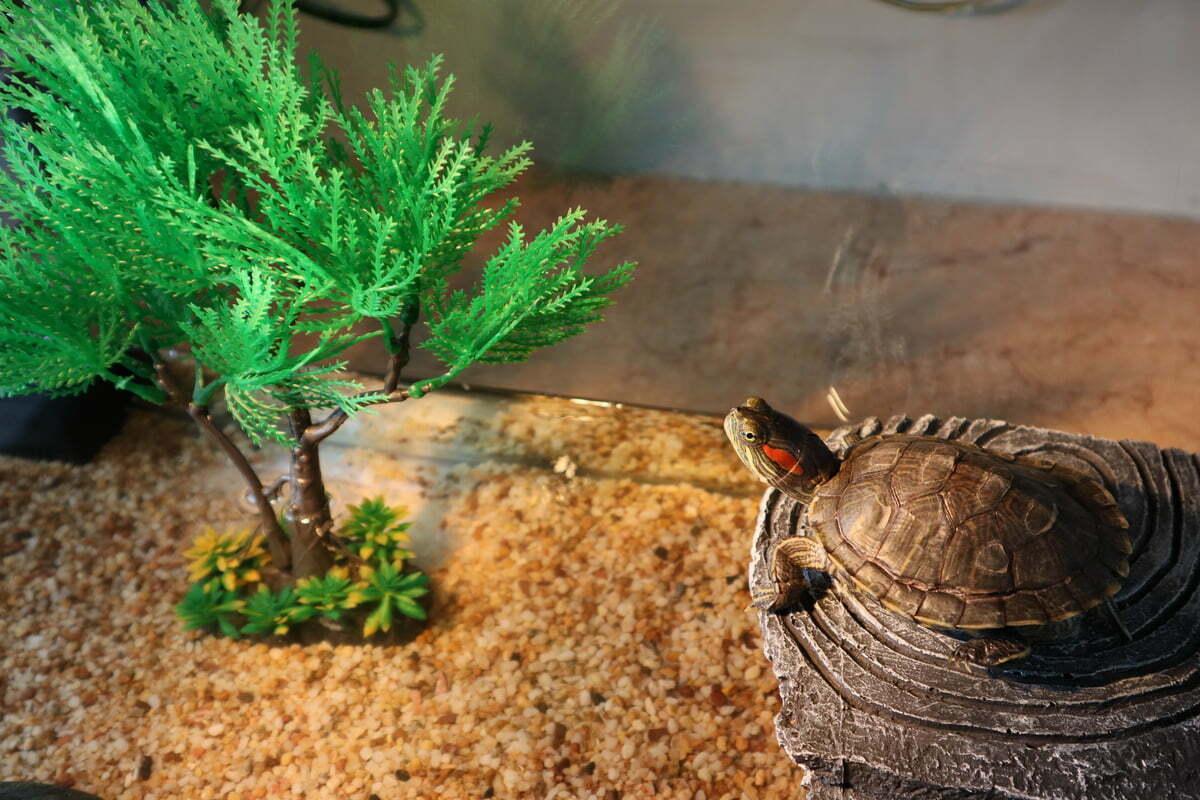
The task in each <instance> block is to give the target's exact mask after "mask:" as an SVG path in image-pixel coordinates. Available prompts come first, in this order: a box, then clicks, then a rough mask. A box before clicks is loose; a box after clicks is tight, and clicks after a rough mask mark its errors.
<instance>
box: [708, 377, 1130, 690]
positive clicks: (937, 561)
mask: <svg viewBox="0 0 1200 800" xmlns="http://www.w3.org/2000/svg"><path fill="white" fill-rule="evenodd" d="M724 427H725V433H726V435H727V436H728V437H729V440H730V442H731V443H732V444H733V447H734V450H735V451H736V452H737V454H738V456H739V457H740V458H741V460H742V462H743V463H744V464H745V465H746V466H747V467H749V469H750V471H751V472H753V473H754V474H755V475H756V476H757V477H758V478H759V479H760V480H762V481H763V482H764V483H766V484H768V485H770V486H773V487H775V488H776V489H778V490H779V491H781V492H783V493H784V494H785V495H787V496H789V497H792V498H794V499H795V500H796V501H797V502H798V503H799V504H800V505H801V508H802V514H803V516H802V518H801V519H802V521H803V523H804V524H803V526H802V528H807V530H808V531H810V532H811V535H797V536H793V537H789V538H786V539H783V540H781V541H779V542H778V543H776V544H775V546H774V547H773V548H772V550H771V552H770V558H769V574H770V579H771V586H770V589H769V590H767V591H765V592H762V593H761V594H760V595H759V596H758V597H757V598H756V600H755V602H754V605H755V606H756V607H758V608H760V609H765V610H767V611H773V612H780V613H782V612H786V611H788V610H792V609H794V608H795V607H796V605H797V603H798V602H799V601H800V600H801V599H802V598H803V597H804V596H805V594H806V590H807V589H808V582H807V580H806V578H805V574H804V570H806V569H812V570H819V571H822V572H825V573H827V574H828V575H829V576H830V578H831V579H832V580H833V581H834V582H835V583H836V582H838V581H848V583H849V584H850V585H851V586H852V587H853V589H856V590H858V591H860V592H862V593H865V594H867V595H869V596H871V597H874V598H876V599H877V600H879V601H880V603H882V605H883V606H884V607H885V608H887V609H890V610H892V611H895V612H898V613H900V614H903V615H905V616H907V617H910V618H912V619H914V620H916V622H918V623H920V624H922V625H925V626H927V627H930V628H934V629H938V630H941V631H943V632H957V634H958V635H959V636H960V637H961V636H962V635H963V634H966V635H967V636H968V637H969V638H966V640H965V641H960V642H959V643H957V645H956V646H954V647H953V648H952V649H951V651H950V658H951V660H952V661H954V662H958V663H961V664H968V663H973V664H977V665H980V666H982V667H993V666H996V665H999V664H1003V663H1004V662H1007V661H1012V660H1014V659H1019V658H1023V657H1025V656H1027V655H1028V654H1029V653H1030V647H1029V645H1028V644H1027V643H1026V642H1025V641H1023V638H1027V637H1018V636H1016V635H1014V634H1015V633H1016V632H1015V631H1014V630H1013V629H1016V628H1024V627H1025V626H1035V625H1041V626H1049V625H1050V624H1051V623H1056V622H1059V621H1062V620H1066V619H1070V618H1072V617H1075V616H1077V615H1079V614H1082V613H1083V612H1085V611H1087V610H1088V609H1091V608H1093V607H1096V606H1100V605H1104V607H1105V609H1106V610H1107V611H1108V613H1109V616H1110V618H1111V619H1112V621H1113V624H1114V625H1115V626H1116V628H1117V629H1118V631H1119V632H1120V633H1121V635H1122V636H1123V637H1125V639H1126V640H1128V639H1129V633H1128V631H1127V630H1126V629H1125V626H1124V625H1123V624H1122V622H1121V619H1120V617H1119V616H1118V615H1117V612H1116V609H1115V607H1114V606H1113V604H1112V599H1111V598H1112V596H1113V595H1114V594H1116V593H1117V591H1118V590H1119V589H1120V587H1121V584H1122V581H1123V580H1124V579H1125V577H1126V576H1127V575H1128V574H1129V558H1130V553H1131V552H1132V546H1131V542H1130V537H1129V523H1128V521H1127V520H1126V519H1125V516H1124V515H1123V514H1122V513H1121V510H1120V508H1119V507H1118V506H1117V503H1116V500H1114V499H1113V496H1112V494H1110V493H1109V492H1108V490H1107V489H1105V488H1104V486H1102V485H1101V484H1100V483H1099V482H1098V481H1096V480H1095V479H1094V478H1092V477H1090V476H1088V475H1086V474H1084V473H1082V472H1079V471H1076V470H1074V469H1071V468H1069V467H1067V466H1064V465H1062V464H1059V463H1053V462H1050V461H1046V460H1041V459H1037V458H1034V457H1028V456H1012V455H1007V454H1003V453H999V452H996V451H993V450H989V449H986V448H983V447H979V446H977V445H975V444H970V443H966V442H959V441H952V440H949V439H943V438H939V437H935V436H921V435H915V434H905V433H892V434H880V435H875V436H869V437H865V438H864V437H860V436H852V437H850V439H849V440H848V442H847V443H848V445H849V446H848V449H847V450H846V452H845V455H844V457H843V458H842V459H839V458H838V457H837V456H836V455H835V454H834V453H833V451H831V450H830V449H829V447H827V446H826V444H825V442H824V441H822V440H821V438H820V437H819V436H818V435H817V434H815V433H813V432H812V431H811V430H810V429H808V428H807V427H805V426H804V425H802V424H801V423H799V422H797V421H796V420H794V419H792V418H791V417H789V416H787V415H786V414H783V413H780V412H779V411H776V410H775V409H774V408H772V407H771V406H770V405H768V404H767V402H766V401H765V400H763V399H762V398H759V397H751V398H749V399H747V400H746V402H745V403H744V404H743V405H740V406H738V407H736V408H734V409H732V410H731V411H730V412H729V414H728V415H727V416H726V417H725V425H724ZM843 585H845V584H843ZM1058 627H1060V628H1061V627H1062V626H1058ZM1049 630H1051V631H1053V630H1055V628H1053V627H1052V628H1049Z"/></svg>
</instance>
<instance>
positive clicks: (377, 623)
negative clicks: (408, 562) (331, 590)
mask: <svg viewBox="0 0 1200 800" xmlns="http://www.w3.org/2000/svg"><path fill="white" fill-rule="evenodd" d="M363 572H364V574H363V579H364V582H365V584H366V585H365V586H362V588H360V590H359V592H360V594H361V595H362V598H363V601H364V602H366V603H370V604H374V605H375V608H374V609H373V610H372V611H371V613H370V614H368V615H367V618H366V620H365V621H364V622H363V636H364V637H366V636H370V635H372V634H373V633H375V632H376V631H389V630H391V628H392V618H393V614H392V612H393V611H399V612H400V613H401V614H404V615H405V616H407V617H412V618H413V619H425V618H426V614H425V609H424V608H423V607H422V606H421V604H420V603H418V602H417V600H416V598H418V597H421V596H422V595H425V594H428V592H429V589H428V588H427V587H428V586H429V576H428V575H426V574H424V573H422V572H412V573H408V574H401V573H400V571H399V570H397V569H396V568H395V567H394V566H392V565H391V564H384V565H383V566H381V567H379V568H378V569H366V570H364V571H363Z"/></svg>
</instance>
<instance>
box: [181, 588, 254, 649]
mask: <svg viewBox="0 0 1200 800" xmlns="http://www.w3.org/2000/svg"><path fill="white" fill-rule="evenodd" d="M242 605H243V604H242V601H241V600H240V599H239V598H238V596H237V594H236V593H235V592H231V591H229V590H228V589H226V588H225V587H223V586H221V585H219V584H218V583H216V582H215V581H209V582H208V583H193V584H192V586H191V588H190V589H188V591H187V594H185V595H184V597H183V602H181V603H179V605H177V606H175V615H176V616H177V617H179V620H180V621H181V622H182V623H183V627H184V630H194V629H204V628H212V627H214V626H215V627H216V628H217V630H218V631H220V632H221V633H222V634H224V635H225V636H229V637H230V638H233V639H236V638H238V627H237V625H236V624H234V622H233V615H234V614H235V613H237V612H239V611H241V610H242Z"/></svg>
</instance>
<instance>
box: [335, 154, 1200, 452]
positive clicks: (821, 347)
mask: <svg viewBox="0 0 1200 800" xmlns="http://www.w3.org/2000/svg"><path fill="white" fill-rule="evenodd" d="M516 191H517V193H519V194H520V195H521V197H522V199H523V207H522V208H521V209H520V211H519V212H518V219H519V220H520V221H522V222H523V223H524V224H525V225H526V228H527V230H536V229H539V228H541V227H542V226H545V225H547V224H549V223H550V222H551V221H552V220H553V218H554V217H555V216H557V214H559V213H560V212H561V211H563V210H564V209H566V208H568V207H572V206H575V205H582V206H583V207H585V208H587V209H589V210H590V211H591V212H592V213H593V214H595V215H597V216H601V217H604V218H607V219H610V220H615V221H619V222H621V223H623V224H624V225H625V227H626V232H625V233H624V234H623V235H621V236H620V237H618V238H617V239H614V240H612V241H611V242H609V243H607V244H606V245H605V246H604V247H603V248H602V249H601V251H600V252H599V253H598V254H597V256H596V257H595V259H594V261H593V263H594V264H595V266H596V267H600V266H603V265H607V264H612V263H616V262H617V261H619V260H623V259H635V260H637V261H638V262H639V264H640V266H639V268H638V271H637V274H636V277H635V279H634V282H633V283H631V284H630V285H629V286H628V287H626V288H625V289H624V290H622V291H621V292H620V293H619V294H618V295H617V302H616V304H615V305H614V306H613V307H612V308H611V309H609V311H608V313H607V316H606V321H605V322H604V323H603V324H601V325H598V326H595V327H593V328H592V329H590V330H589V331H587V332H586V333H584V334H583V335H581V336H579V337H576V338H575V339H573V340H570V341H568V342H566V343H564V344H561V345H558V346H556V347H553V348H548V349H545V350H542V351H540V352H538V353H536V354H535V355H534V357H533V358H532V359H530V360H529V361H528V362H526V363H524V364H519V365H504V366H479V367H474V368H472V369H471V370H469V371H468V372H466V373H464V375H463V376H462V377H463V380H465V381H466V382H468V383H471V384H478V385H486V386H496V387H505V388H513V389H522V390H533V391H542V392H550V393H558V394H567V395H577V396H585V397H593V398H603V399H611V400H622V401H627V402H635V403H643V404H649V405H656V406H668V407H678V408H685V409H692V410H702V411H712V412H721V411H723V410H725V409H727V408H728V407H729V406H730V405H731V404H734V403H736V402H740V401H741V400H742V399H743V398H744V397H745V396H746V395H747V394H748V393H757V394H762V395H764V396H767V397H768V398H771V399H772V400H773V402H775V403H777V404H778V405H779V406H781V407H783V408H786V409H788V410H789V411H791V412H793V413H795V414H797V415H799V416H801V417H802V418H804V419H806V420H809V421H811V422H813V423H816V424H821V425H834V424H836V423H837V419H836V417H835V416H834V413H833V411H832V408H831V406H830V404H829V402H828V400H827V398H826V394H827V391H828V387H830V386H831V385H832V386H836V387H837V389H838V392H839V393H840V395H841V397H842V399H843V401H844V402H845V404H846V405H847V406H848V408H849V410H850V415H851V417H852V418H857V417H863V416H867V415H879V416H885V417H886V416H888V415H891V414H895V413H908V414H912V415H919V414H923V413H926V412H933V413H936V414H940V415H943V416H949V415H955V414H958V415H963V416H967V417H994V418H1002V419H1008V420H1011V421H1013V422H1020V423H1024V424H1030V425H1039V426H1046V427H1053V428H1061V429H1064V430H1068V431H1077V432H1087V433H1093V434H1096V435H1099V436H1106V437H1113V438H1125V437H1128V438H1135V439H1145V440H1150V441H1154V442H1157V443H1159V444H1160V445H1166V446H1180V447H1185V448H1188V449H1191V450H1200V420H1197V416H1196V413H1195V410H1194V409H1195V398H1196V397H1197V394H1198V392H1197V389H1200V369H1198V367H1197V363H1196V349H1197V345H1198V344H1200V274H1198V267H1200V222H1197V221H1191V220H1185V219H1177V218H1163V217H1151V216H1144V215H1134V214H1121V213H1110V212H1096V211H1083V210H1074V209H1061V208H1056V209H1050V208H1030V207H1005V206H998V205H984V204H976V203H966V202H958V201H945V200H934V199H925V198H915V197H897V196H891V195H864V194H852V193H833V192H827V191H812V190H802V189H794V188H785V187H775V186H762V185H739V184H727V183H711V182H700V181H693V180H686V179H676V178H662V177H653V176H643V177H627V178H615V179H611V180H578V179H554V178H551V177H548V176H546V175H533V176H530V177H528V178H526V179H525V180H524V181H523V182H522V184H520V185H519V186H518V187H516ZM494 241H495V239H494V237H493V240H492V241H491V242H488V243H485V245H484V246H483V247H481V248H480V249H479V252H478V254H477V255H476V256H475V257H474V258H473V259H472V262H471V264H470V265H469V266H468V268H467V269H466V270H464V273H463V278H464V279H466V278H470V277H472V276H473V275H474V274H475V270H476V269H477V268H478V264H480V263H482V260H483V258H484V257H485V256H486V254H487V253H489V252H490V251H491V247H493V246H494ZM382 363H383V358H382V349H381V348H378V347H377V343H370V344H368V345H366V346H364V347H363V348H361V349H360V350H359V351H358V352H356V353H355V355H354V357H353V359H352V366H354V367H355V368H358V369H362V370H365V371H379V370H380V369H381V366H380V365H381V364H382ZM436 370H437V365H436V362H435V361H434V360H433V359H432V357H431V356H430V355H429V354H428V353H425V352H423V351H419V352H418V355H417V357H416V359H415V360H414V363H413V366H412V368H411V370H410V374H411V375H414V376H417V375H429V374H434V373H435V371H436Z"/></svg>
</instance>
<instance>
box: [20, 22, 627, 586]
mask: <svg viewBox="0 0 1200 800" xmlns="http://www.w3.org/2000/svg"><path fill="white" fill-rule="evenodd" d="M35 8H36V10H35ZM0 14H3V15H5V16H6V17H7V22H6V24H5V25H3V26H0V67H5V68H8V69H10V70H11V71H12V72H11V75H10V80H9V82H8V83H7V84H6V85H3V86H0V104H3V105H4V106H6V107H21V108H25V109H28V110H30V111H32V112H33V114H34V115H35V123H34V125H33V126H21V125H18V124H17V123H15V122H13V121H11V120H5V121H4V122H0V132H2V134H3V155H4V157H5V158H6V160H7V161H8V162H9V165H10V168H11V172H12V178H13V179H11V180H7V181H0V211H2V212H4V213H6V214H8V215H11V217H13V218H14V219H15V220H16V221H17V222H18V223H19V224H18V226H17V227H15V228H14V229H12V230H3V231H0V395H15V394H22V393H27V392H33V391H46V392H50V393H53V394H69V393H75V392H79V391H82V390H83V389H85V388H86V387H87V386H88V385H89V384H90V383H91V382H92V381H94V380H107V381H111V382H112V383H114V384H116V385H117V386H119V387H121V388H124V389H127V390H128V391H130V392H133V393H134V394H136V395H137V396H138V397H140V398H142V399H143V400H146V401H149V402H152V403H173V404H177V405H179V406H182V407H184V408H186V409H187V412H188V414H190V416H191V417H192V419H194V420H195V422H196V423H197V424H198V425H199V426H200V427H201V429H203V431H204V432H205V434H207V435H208V436H209V437H210V438H211V439H212V440H213V441H214V442H215V443H216V444H217V445H218V446H219V447H220V448H221V450H222V451H223V452H224V453H225V455H226V456H228V458H229V459H230V460H231V461H232V463H233V464H234V465H235V466H236V467H237V469H238V471H239V472H240V473H241V475H242V477H243V478H244V480H245V482H246V484H247V486H248V489H249V495H250V496H251V497H252V499H253V500H254V502H255V504H256V507H257V509H258V512H259V515H258V516H259V527H260V529H261V530H262V531H263V533H264V534H265V536H266V541H267V544H268V547H269V550H270V554H271V560H272V562H273V564H274V566H275V567H277V568H280V569H281V570H283V571H284V574H285V576H287V579H288V580H290V581H295V580H299V579H304V578H311V577H313V576H319V575H323V574H325V572H326V571H327V570H328V569H329V567H330V565H331V563H332V556H331V550H332V549H333V548H334V547H335V542H334V541H331V540H332V539H334V537H332V536H331V535H330V534H331V530H332V525H333V521H332V516H331V513H330V506H329V500H328V495H327V493H326V489H325V485H324V481H323V479H322V475H321V466H320V457H319V447H320V444H321V443H322V442H323V441H324V440H325V439H326V438H327V437H329V436H330V435H332V434H333V433H334V432H335V431H337V430H338V428H339V427H340V426H341V425H342V424H343V423H344V422H345V421H346V420H347V419H348V418H349V417H350V416H353V415H354V414H356V413H359V412H361V411H364V410H366V409H368V408H371V407H373V406H378V405H382V404H386V403H395V402H400V401H404V400H409V399H414V398H419V397H421V396H422V395H424V394H426V393H427V392H429V391H431V390H434V389H437V388H438V387H441V386H443V385H444V384H446V383H447V382H448V381H450V380H452V379H453V378H454V377H455V376H457V375H458V374H459V373H460V372H462V371H463V370H464V369H465V368H466V367H468V366H469V365H471V364H472V363H475V362H511V361H518V360H522V359H524V358H525V357H527V356H528V355H529V354H530V353H531V352H532V351H533V350H535V349H537V348H539V347H542V346H545V345H549V344H553V343H556V342H559V341H561V340H563V339H565V338H567V337H569V336H572V335H574V334H576V333H579V332H580V331H582V330H583V329H584V327H585V326H586V325H587V324H588V323H590V322H593V321H595V320H597V319H599V312H600V311H601V309H603V308H604V307H605V306H606V305H608V303H609V302H610V301H609V297H608V295H609V294H610V293H611V292H612V291H613V290H614V289H616V288H618V287H620V286H621V285H623V284H624V283H625V282H626V281H627V280H628V279H629V277H630V275H631V271H632V265H631V264H628V263H626V264H621V265H619V266H616V267H614V268H612V269H610V270H609V271H607V272H604V273H603V274H599V275H588V274H585V273H584V272H583V271H582V268H583V266H584V263H585V261H586V260H587V259H588V257H589V256H590V255H591V254H592V252H593V250H594V249H595V248H596V246H597V245H598V244H600V242H601V241H603V240H604V239H606V238H608V237H609V236H611V235H613V234H614V233H616V232H617V231H618V230H619V227H618V226H616V225H610V224H608V223H607V222H604V221H585V220H584V212H583V211H582V210H580V209H575V210H572V211H569V212H568V213H566V214H565V215H564V216H563V217H562V218H560V219H559V220H558V221H557V222H556V223H554V224H553V225H552V226H551V227H549V228H548V229H545V230H542V231H540V232H538V233H536V234H535V235H533V236H530V237H526V236H525V234H524V233H523V231H522V229H521V227H520V226H519V225H518V224H516V223H515V222H510V225H509V231H508V237H507V240H506V241H505V242H504V243H503V244H502V245H501V246H500V247H499V249H498V250H496V251H495V253H494V254H492V255H491V257H490V258H488V259H487V261H486V264H485V266H484V267H483V269H482V275H481V277H480V279H479V280H478V281H477V282H476V283H475V284H474V286H473V288H472V289H471V290H470V291H461V290H459V291H451V290H450V288H449V287H448V279H449V277H450V276H451V275H452V274H453V273H454V272H455V271H457V270H458V269H459V267H460V265H461V263H462V259H463V256H464V255H465V254H466V253H467V252H468V251H469V250H471V248H472V247H473V246H474V244H475V242H476V240H477V239H478V238H479V237H480V236H481V235H482V234H484V233H485V232H487V231H489V230H491V229H493V228H496V227H497V226H499V225H501V224H502V223H504V222H505V221H508V220H509V219H510V217H511V216H512V214H513V211H514V210H515V208H516V205H517V201H516V200H515V199H509V200H507V201H505V202H502V203H499V204H494V205H487V204H486V203H485V200H486V198H487V197H488V196H489V195H490V194H491V193H493V192H495V191H496V190H497V189H500V188H501V187H503V186H505V185H507V184H509V183H510V182H511V181H512V180H513V179H514V178H515V177H516V176H517V175H518V174H520V173H521V172H522V171H523V170H524V169H525V168H526V167H527V166H529V164H530V162H529V160H528V158H527V153H528V151H529V145H528V144H527V143H525V144H521V145H519V146H516V147H513V148H511V149H508V150H507V151H506V152H503V153H501V154H499V155H497V156H489V155H487V153H486V146H487V143H488V137H489V132H490V130H489V128H488V127H487V126H483V127H479V128H478V129H476V128H475V126H473V125H463V124H461V123H458V122H456V121H454V120H452V119H449V118H447V117H446V116H445V106H446V101H447V97H448V95H449V93H450V90H451V86H452V84H453V79H452V78H446V79H444V80H441V79H439V77H438V68H439V59H438V58H436V57H435V58H433V59H432V60H430V62H429V63H428V64H427V65H426V66H425V67H424V68H421V69H415V68H411V67H409V68H406V69H405V70H403V71H402V72H401V71H399V70H396V69H395V68H392V69H390V70H389V84H390V91H389V92H386V93H385V92H382V91H379V90H375V91H372V92H370V93H369V94H368V96H367V106H368V112H369V113H366V114H364V113H363V112H362V111H360V110H359V109H358V108H355V107H353V106H349V105H347V104H346V103H345V102H344V101H343V98H342V93H341V90H340V85H339V82H338V79H337V75H336V73H335V72H334V71H333V70H331V69H329V68H327V67H326V66H325V65H323V64H322V62H321V61H320V59H319V58H318V57H317V56H316V54H315V53H314V54H312V55H311V56H310V57H309V68H308V70H307V71H306V72H302V71H301V69H300V68H299V67H298V66H297V65H296V63H295V58H294V54H295V49H296V37H297V29H296V18H295V12H294V11H293V9H292V8H291V3H290V2H287V0H273V2H272V4H271V6H270V10H269V12H268V14H267V21H266V24H265V26H264V25H263V24H262V23H260V22H259V21H258V20H257V19H255V18H254V17H252V16H249V15H239V14H238V13H237V4H236V2H235V0H215V2H214V3H213V4H212V9H211V10H206V9H205V8H203V7H202V6H201V5H200V4H199V3H198V2H197V0H180V2H177V3H171V4H167V3H161V2H152V3H150V4H148V5H147V6H143V5H142V3H141V2H140V1H139V0H105V2H100V1H99V0H84V1H83V2H79V0H39V2H38V3H37V4H36V5H34V4H23V3H19V2H18V0H0ZM420 322H423V323H424V324H426V325H428V328H429V331H428V334H429V335H428V338H427V339H426V340H425V341H424V342H423V343H422V345H421V346H423V347H426V348H428V349H429V350H431V351H432V352H433V353H434V354H435V355H436V356H437V357H438V359H439V360H440V362H441V363H442V364H443V365H444V371H443V372H442V373H441V374H440V375H437V376H435V377H430V378H424V379H422V380H418V381H415V382H412V383H409V384H407V385H406V384H404V383H402V381H401V377H402V371H403V370H404V368H405V367H406V365H407V364H408V361H409V352H410V341H411V337H412V332H413V329H414V326H416V325H417V324H418V323H420ZM373 337H378V338H381V339H382V341H383V343H384V345H385V346H386V348H387V353H388V361H387V364H386V365H385V367H384V369H383V370H381V372H383V373H384V374H385V378H384V381H383V386H382V388H381V389H379V390H365V389H364V387H363V386H362V385H361V384H359V383H358V382H356V381H355V380H352V379H350V378H348V377H346V376H345V375H342V374H340V370H341V369H342V367H343V366H344V362H343V361H341V360H339V357H340V356H342V355H343V354H344V353H345V351H346V349H347V348H349V347H350V346H352V345H354V344H356V343H358V342H361V341H363V340H365V339H369V338H373ZM171 353H183V354H185V356H186V358H187V359H188V360H190V363H191V369H190V373H189V374H188V376H187V377H186V378H184V379H181V378H180V377H179V371H178V370H177V369H173V368H172V363H171V357H170V354H171ZM222 397H223V399H224V402H225V404H226V406H227V408H228V410H229V413H230V414H231V415H232V417H233V418H234V419H235V420H236V421H237V422H238V423H239V425H240V427H241V428H242V429H243V430H244V432H245V433H246V435H247V436H248V437H249V439H250V440H251V442H253V443H254V444H256V445H257V444H260V443H261V442H262V441H264V440H274V441H277V442H280V443H282V444H284V445H285V446H287V447H289V448H290V449H291V470H290V473H289V475H287V476H284V477H282V478H280V479H279V480H277V481H274V482H270V483H268V482H264V481H263V480H262V479H261V478H260V476H259V475H258V474H257V473H256V472H255V470H254V468H253V467H252V465H251V462H250V460H249V459H248V458H247V457H246V454H245V453H244V452H243V449H242V446H240V445H239V443H238V441H237V439H236V438H235V436H233V435H230V433H229V432H227V431H226V430H224V429H223V427H222V426H220V425H219V424H217V422H216V421H214V412H213V408H214V404H215V403H217V402H218V400H219V399H221V398H222ZM284 485H290V492H289V494H288V498H287V508H286V510H285V513H284V517H285V519H286V521H287V524H286V526H285V525H283V524H281V521H280V518H279V516H278V515H277V513H276V511H275V509H274V508H273V506H272V501H274V500H276V499H278V498H277V495H278V494H279V490H280V488H281V487H282V486H284ZM285 528H286V530H285Z"/></svg>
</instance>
